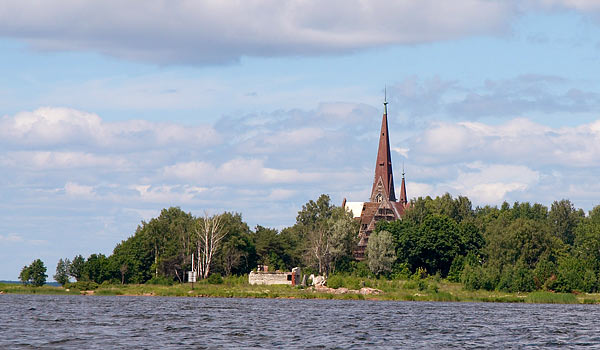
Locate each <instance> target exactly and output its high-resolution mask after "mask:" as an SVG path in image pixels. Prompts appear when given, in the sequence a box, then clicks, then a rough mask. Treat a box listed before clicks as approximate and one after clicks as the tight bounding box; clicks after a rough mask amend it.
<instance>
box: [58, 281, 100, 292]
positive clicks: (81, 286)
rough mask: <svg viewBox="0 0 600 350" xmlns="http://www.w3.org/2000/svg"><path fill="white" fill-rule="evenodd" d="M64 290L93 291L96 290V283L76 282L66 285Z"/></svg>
mask: <svg viewBox="0 0 600 350" xmlns="http://www.w3.org/2000/svg"><path fill="white" fill-rule="evenodd" d="M65 288H67V289H76V290H95V289H98V283H96V282H93V281H77V282H73V283H66V284H65Z"/></svg>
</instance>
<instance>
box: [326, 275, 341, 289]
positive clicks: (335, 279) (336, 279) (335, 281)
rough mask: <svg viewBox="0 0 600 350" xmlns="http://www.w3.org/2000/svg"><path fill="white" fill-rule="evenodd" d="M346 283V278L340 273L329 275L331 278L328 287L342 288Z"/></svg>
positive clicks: (328, 280)
mask: <svg viewBox="0 0 600 350" xmlns="http://www.w3.org/2000/svg"><path fill="white" fill-rule="evenodd" d="M343 285H344V279H343V277H342V276H339V275H333V276H329V278H328V279H327V287H329V288H335V289H337V288H340V287H342V286H343Z"/></svg>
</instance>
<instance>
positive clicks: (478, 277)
mask: <svg viewBox="0 0 600 350" xmlns="http://www.w3.org/2000/svg"><path fill="white" fill-rule="evenodd" d="M377 231H378V232H379V234H382V233H384V234H389V235H391V236H392V238H393V242H394V248H395V252H396V255H395V258H396V260H395V261H394V263H393V265H392V266H391V267H389V268H388V269H387V271H388V273H390V274H393V273H397V274H402V273H404V274H406V273H415V272H416V271H417V270H422V271H426V272H427V273H429V274H440V275H441V276H442V277H446V278H448V279H449V280H450V281H455V282H462V283H463V285H464V287H465V288H467V289H471V290H474V289H486V290H502V291H508V292H529V291H533V290H539V289H545V290H553V291H559V292H572V291H581V292H597V291H598V290H599V289H600V278H599V277H600V206H596V207H595V208H594V209H592V210H591V211H590V212H589V214H588V215H587V216H586V215H585V213H584V211H583V210H582V209H576V208H575V207H574V205H573V204H572V203H571V202H570V201H569V200H567V199H563V200H560V201H555V202H553V203H552V205H551V206H550V208H548V207H546V206H544V205H542V204H538V203H535V204H531V203H528V202H525V203H519V202H515V203H514V204H512V205H510V204H509V203H507V202H504V203H503V204H502V205H501V206H500V207H499V208H498V207H492V206H484V207H477V208H475V209H473V208H472V204H471V202H470V201H469V199H468V198H467V197H462V196H459V197H458V198H452V196H450V195H449V194H446V195H444V196H441V197H436V198H435V199H432V198H430V197H426V198H417V199H414V200H412V201H411V208H410V209H409V210H408V211H407V212H406V215H405V216H404V218H403V220H401V221H394V222H384V223H380V224H379V225H378V226H377Z"/></svg>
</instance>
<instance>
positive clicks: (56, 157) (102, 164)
mask: <svg viewBox="0 0 600 350" xmlns="http://www.w3.org/2000/svg"><path fill="white" fill-rule="evenodd" d="M0 164H1V165H3V166H6V167H18V168H31V169H37V170H44V169H76V168H109V167H110V168H112V169H120V168H124V167H128V166H130V165H131V164H130V161H129V160H128V159H127V158H126V157H124V156H117V155H115V156H105V155H101V154H94V153H87V152H85V153H84V152H70V151H15V152H6V153H5V154H3V155H2V154H0Z"/></svg>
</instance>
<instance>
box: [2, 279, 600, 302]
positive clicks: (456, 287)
mask: <svg viewBox="0 0 600 350" xmlns="http://www.w3.org/2000/svg"><path fill="white" fill-rule="evenodd" d="M369 289H372V290H377V291H379V292H375V293H372V294H362V293H360V292H358V291H356V290H355V291H351V292H349V290H348V289H346V288H337V289H333V288H327V287H323V288H314V287H307V288H298V287H291V286H286V285H250V284H247V283H237V284H227V283H224V284H216V285H213V284H208V283H202V282H201V283H195V284H194V289H191V284H188V283H186V284H175V285H172V286H163V285H147V284H126V285H120V284H119V285H110V284H106V285H100V286H99V287H98V288H97V289H95V290H77V289H70V290H69V289H65V288H63V287H55V286H42V287H32V286H24V285H21V284H2V283H0V294H3V295H4V294H41V295H85V296H92V297H93V296H147V297H154V296H162V297H169V296H171V297H199V298H269V299H335V300H379V301H430V302H436V301H437V302H497V303H539V304H548V303H550V304H600V294H586V293H580V294H575V293H552V292H545V291H535V292H530V293H508V292H500V291H482V290H477V291H466V290H463V289H462V285H460V284H457V283H449V282H440V283H437V284H435V286H434V287H433V288H428V289H425V290H415V289H412V288H396V289H390V288H388V289H387V290H386V289H383V290H380V289H375V288H369Z"/></svg>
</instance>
